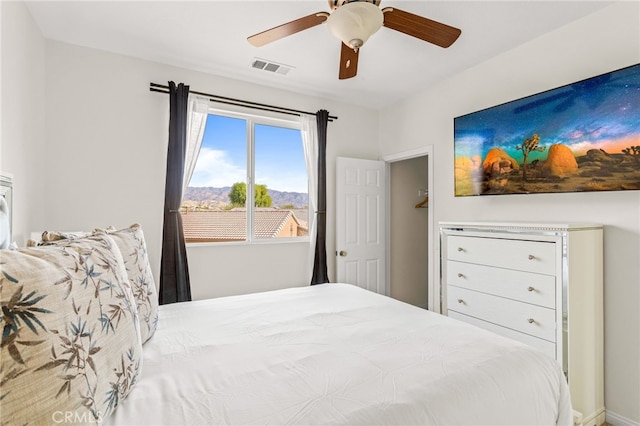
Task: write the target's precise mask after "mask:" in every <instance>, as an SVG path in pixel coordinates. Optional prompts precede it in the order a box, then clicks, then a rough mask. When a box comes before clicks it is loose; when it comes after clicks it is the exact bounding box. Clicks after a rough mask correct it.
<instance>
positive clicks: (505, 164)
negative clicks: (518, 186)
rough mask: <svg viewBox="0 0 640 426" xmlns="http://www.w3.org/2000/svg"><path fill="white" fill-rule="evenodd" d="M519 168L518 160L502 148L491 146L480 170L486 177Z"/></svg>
mask: <svg viewBox="0 0 640 426" xmlns="http://www.w3.org/2000/svg"><path fill="white" fill-rule="evenodd" d="M519 168H520V166H519V165H518V162H517V161H516V160H514V159H513V158H512V157H511V156H510V155H509V154H507V152H506V151H505V150H504V149H502V148H491V150H489V152H488V153H487V156H486V157H485V159H484V162H483V163H482V170H483V172H484V175H485V177H488V178H491V177H497V176H500V175H504V174H508V173H511V171H512V170H518V169H519Z"/></svg>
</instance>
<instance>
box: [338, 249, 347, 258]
mask: <svg viewBox="0 0 640 426" xmlns="http://www.w3.org/2000/svg"><path fill="white" fill-rule="evenodd" d="M339 254H340V256H342V257H344V256H346V255H347V252H346V251H344V250H340V253H339Z"/></svg>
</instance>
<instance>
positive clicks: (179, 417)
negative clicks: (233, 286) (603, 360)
mask: <svg viewBox="0 0 640 426" xmlns="http://www.w3.org/2000/svg"><path fill="white" fill-rule="evenodd" d="M568 392H569V391H568V387H567V385H566V382H565V379H564V377H563V374H562V371H561V368H560V366H559V365H558V364H557V363H556V361H555V360H553V359H551V358H548V357H547V356H545V355H543V354H542V353H540V352H537V351H535V350H533V349H530V348H528V347H526V346H524V345H522V344H520V343H517V342H515V341H511V340H508V339H505V338H502V337H499V336H497V335H494V334H492V333H489V332H487V331H484V330H481V329H479V328H476V327H473V326H471V325H468V324H465V323H462V322H458V321H456V320H454V319H451V318H447V317H444V316H441V315H438V314H435V313H432V312H428V311H425V310H423V309H420V308H416V307H413V306H410V305H407V304H404V303H402V302H398V301H396V300H393V299H391V298H388V297H385V296H381V295H378V294H375V293H372V292H369V291H366V290H363V289H360V288H358V287H355V286H352V285H348V284H326V285H319V286H312V287H303V288H292V289H286V290H278V291H272V292H266V293H257V294H251V295H245V296H234V297H225V298H219V299H211V300H202V301H196V302H188V303H178V304H172V305H165V306H162V307H161V310H160V323H159V326H158V330H157V332H156V334H155V336H154V337H153V338H152V339H151V340H150V341H149V342H148V343H147V344H145V346H144V365H143V366H142V375H141V378H140V380H139V382H138V383H137V384H136V386H135V388H134V389H133V391H132V393H131V394H130V395H129V397H128V398H127V399H126V400H125V401H123V402H122V403H121V404H120V406H119V407H118V408H117V410H116V411H115V413H114V414H113V415H112V416H111V417H109V418H108V419H107V423H109V424H115V425H143V424H144V425H205V424H206V425H258V424H260V425H308V424H357V425H374V424H387V425H525V424H527V425H554V424H562V425H571V424H572V415H571V403H570V398H569V393H568Z"/></svg>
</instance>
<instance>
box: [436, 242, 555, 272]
mask: <svg viewBox="0 0 640 426" xmlns="http://www.w3.org/2000/svg"><path fill="white" fill-rule="evenodd" d="M555 258H556V245H555V243H553V242H544V241H526V240H509V239H503V238H483V237H467V236H459V235H451V236H449V238H448V239H447V259H448V260H457V261H460V262H467V263H479V264H483V265H490V266H498V267H501V268H508V269H516V270H519V271H527V272H535V273H538V274H547V275H555V273H556V263H555Z"/></svg>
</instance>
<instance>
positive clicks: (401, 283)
mask: <svg viewBox="0 0 640 426" xmlns="http://www.w3.org/2000/svg"><path fill="white" fill-rule="evenodd" d="M432 150H433V147H432V146H427V147H424V148H421V149H418V150H413V151H406V152H402V153H398V154H395V155H392V156H387V157H384V158H383V160H384V161H385V163H386V167H387V173H386V176H387V181H388V182H387V214H386V216H387V239H386V241H387V250H386V251H387V255H386V262H387V268H386V269H387V283H388V284H387V285H388V289H389V294H388V295H389V296H391V297H393V298H395V299H398V300H401V301H403V302H407V303H410V304H412V305H415V306H419V307H421V308H426V309H430V310H433V309H434V308H436V307H437V303H434V302H435V301H437V295H436V294H435V293H436V292H435V284H434V283H435V278H434V276H433V273H434V265H433V262H434V259H433V258H434V248H433V247H434V246H433V242H434V233H433V202H432V200H433V186H434V185H433V172H432V171H433V166H432V163H433V155H432Z"/></svg>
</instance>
